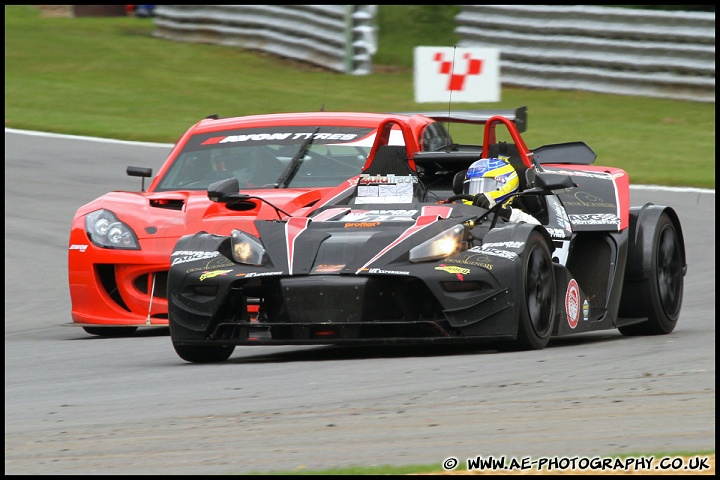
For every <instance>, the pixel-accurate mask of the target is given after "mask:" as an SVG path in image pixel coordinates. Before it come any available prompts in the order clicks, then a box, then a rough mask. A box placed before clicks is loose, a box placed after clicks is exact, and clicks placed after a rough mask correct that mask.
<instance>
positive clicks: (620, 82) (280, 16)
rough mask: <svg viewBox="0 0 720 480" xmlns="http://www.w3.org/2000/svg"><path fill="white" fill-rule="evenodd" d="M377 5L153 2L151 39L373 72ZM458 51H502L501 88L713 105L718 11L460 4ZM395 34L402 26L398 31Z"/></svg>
mask: <svg viewBox="0 0 720 480" xmlns="http://www.w3.org/2000/svg"><path fill="white" fill-rule="evenodd" d="M377 7H378V6H377V5H299V6H290V5H158V6H157V7H156V9H155V15H156V16H155V20H154V21H155V25H156V31H155V35H156V36H158V37H162V38H167V39H170V40H176V41H188V42H204V43H214V44H220V45H234V46H240V47H243V48H247V49H250V50H260V51H264V52H267V53H272V54H276V55H279V56H282V57H286V58H291V59H295V60H300V61H304V62H308V63H311V64H315V65H319V66H322V67H324V68H328V69H331V70H335V71H338V72H343V73H348V74H354V75H366V74H369V73H371V72H372V56H373V55H374V54H375V52H376V50H377V27H376V22H375V15H376V12H377ZM460 7H461V12H460V13H459V14H458V15H457V17H456V20H457V23H458V27H457V28H456V31H455V33H457V34H458V35H459V36H460V37H461V40H460V42H459V43H458V45H457V46H458V47H475V46H481V47H496V48H498V49H499V50H500V70H501V71H500V81H501V83H502V84H503V85H517V86H523V87H531V88H533V87H536V88H546V89H558V90H588V91H594V92H601V93H613V94H619V95H640V96H649V97H659V98H668V99H677V100H691V101H699V102H715V14H714V13H693V12H666V11H658V10H637V9H627V8H613V7H600V6H592V5H570V6H557V5H555V6H551V5H495V6H487V5H461V6H460ZM398 28H400V27H398Z"/></svg>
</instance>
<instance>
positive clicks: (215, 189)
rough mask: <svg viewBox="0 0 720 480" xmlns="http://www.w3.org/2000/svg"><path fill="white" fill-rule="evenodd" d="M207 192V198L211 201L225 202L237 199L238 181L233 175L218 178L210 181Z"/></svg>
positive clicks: (238, 194)
mask: <svg viewBox="0 0 720 480" xmlns="http://www.w3.org/2000/svg"><path fill="white" fill-rule="evenodd" d="M207 192H208V198H209V199H210V200H211V201H213V202H224V203H227V202H229V201H233V200H239V199H240V193H239V192H240V182H238V179H237V178H235V177H233V178H228V179H226V180H220V181H218V182H214V183H211V184H210V186H209V187H208V190H207ZM245 196H247V195H245ZM233 197H234V198H233Z"/></svg>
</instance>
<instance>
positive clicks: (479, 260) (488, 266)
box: [445, 253, 493, 270]
mask: <svg viewBox="0 0 720 480" xmlns="http://www.w3.org/2000/svg"><path fill="white" fill-rule="evenodd" d="M445 263H457V264H459V265H471V266H473V267H480V268H484V269H485V270H492V269H493V264H492V260H490V257H488V256H487V255H483V254H480V253H472V254H469V255H467V256H466V257H463V258H446V259H445Z"/></svg>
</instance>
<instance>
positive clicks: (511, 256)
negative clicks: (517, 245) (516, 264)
mask: <svg viewBox="0 0 720 480" xmlns="http://www.w3.org/2000/svg"><path fill="white" fill-rule="evenodd" d="M467 251H468V252H473V253H484V254H486V255H492V256H495V257H501V258H505V259H507V260H516V259H517V258H518V254H517V253H515V252H508V251H507V250H499V249H497V248H485V245H483V246H480V247H472V248H469V249H468V250H467Z"/></svg>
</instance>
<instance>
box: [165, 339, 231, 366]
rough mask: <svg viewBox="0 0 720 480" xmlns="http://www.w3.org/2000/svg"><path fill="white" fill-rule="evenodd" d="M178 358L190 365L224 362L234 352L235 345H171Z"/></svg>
mask: <svg viewBox="0 0 720 480" xmlns="http://www.w3.org/2000/svg"><path fill="white" fill-rule="evenodd" d="M173 347H174V348H175V352H176V353H177V354H178V356H179V357H180V358H182V359H183V360H185V361H187V362H192V363H216V362H224V361H225V360H227V359H228V358H230V355H232V353H233V351H234V350H235V345H217V346H216V345H210V346H205V345H178V344H176V343H173Z"/></svg>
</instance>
